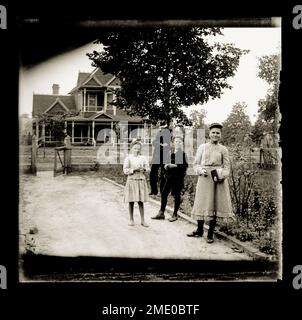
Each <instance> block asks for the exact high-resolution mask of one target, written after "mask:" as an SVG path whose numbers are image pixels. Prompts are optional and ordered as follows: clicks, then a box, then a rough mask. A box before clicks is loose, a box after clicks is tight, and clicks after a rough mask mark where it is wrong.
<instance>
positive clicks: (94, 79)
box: [82, 75, 103, 87]
mask: <svg viewBox="0 0 302 320" xmlns="http://www.w3.org/2000/svg"><path fill="white" fill-rule="evenodd" d="M90 85H92V86H100V87H103V84H102V82H100V80H99V79H98V78H97V77H95V76H94V75H91V76H90V77H89V78H88V79H87V80H86V81H85V82H84V83H83V84H82V86H90Z"/></svg>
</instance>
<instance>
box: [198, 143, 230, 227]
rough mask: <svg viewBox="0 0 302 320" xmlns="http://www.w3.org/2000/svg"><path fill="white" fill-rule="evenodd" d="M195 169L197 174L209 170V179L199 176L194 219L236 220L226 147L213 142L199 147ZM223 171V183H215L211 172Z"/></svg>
mask: <svg viewBox="0 0 302 320" xmlns="http://www.w3.org/2000/svg"><path fill="white" fill-rule="evenodd" d="M194 168H195V171H196V172H197V174H199V172H200V170H201V169H206V170H207V174H208V175H207V177H205V176H203V175H202V176H199V177H198V182H197V186H196V193H195V200H194V205H193V209H192V218H193V219H195V220H212V219H214V218H215V217H216V218H217V220H224V221H228V220H229V219H234V217H235V215H234V213H233V210H232V202H231V195H230V190H229V184H228V181H227V179H226V178H227V177H228V176H229V174H230V160H229V153H228V150H227V148H226V147H225V146H223V145H221V144H219V143H218V144H213V143H211V142H208V143H205V144H202V145H200V146H199V148H198V150H197V153H196V157H195V161H194ZM214 169H222V177H223V178H224V180H223V181H222V182H216V186H215V183H214V181H213V179H212V176H211V170H214Z"/></svg>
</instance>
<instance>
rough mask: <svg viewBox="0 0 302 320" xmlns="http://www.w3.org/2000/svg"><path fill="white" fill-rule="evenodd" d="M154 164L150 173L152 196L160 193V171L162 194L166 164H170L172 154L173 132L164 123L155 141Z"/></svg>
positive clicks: (153, 143)
mask: <svg viewBox="0 0 302 320" xmlns="http://www.w3.org/2000/svg"><path fill="white" fill-rule="evenodd" d="M152 145H153V147H154V151H153V156H152V164H151V171H150V187H151V192H150V195H157V193H158V171H160V192H162V190H163V186H164V183H165V168H164V166H165V164H166V163H170V152H171V130H170V128H169V127H168V125H166V124H165V123H164V122H161V126H160V130H159V131H158V132H157V134H156V137H155V139H154V141H153V142H152Z"/></svg>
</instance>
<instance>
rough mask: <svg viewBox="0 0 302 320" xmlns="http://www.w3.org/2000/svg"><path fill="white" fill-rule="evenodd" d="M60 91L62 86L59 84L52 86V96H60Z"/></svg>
mask: <svg viewBox="0 0 302 320" xmlns="http://www.w3.org/2000/svg"><path fill="white" fill-rule="evenodd" d="M59 89H60V86H59V85H58V84H56V83H54V84H53V85H52V94H56V95H58V94H59Z"/></svg>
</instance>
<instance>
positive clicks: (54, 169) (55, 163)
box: [53, 148, 57, 177]
mask: <svg viewBox="0 0 302 320" xmlns="http://www.w3.org/2000/svg"><path fill="white" fill-rule="evenodd" d="M54 151H55V161H54V167H53V176H54V177H55V176H56V175H57V150H56V148H54Z"/></svg>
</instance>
